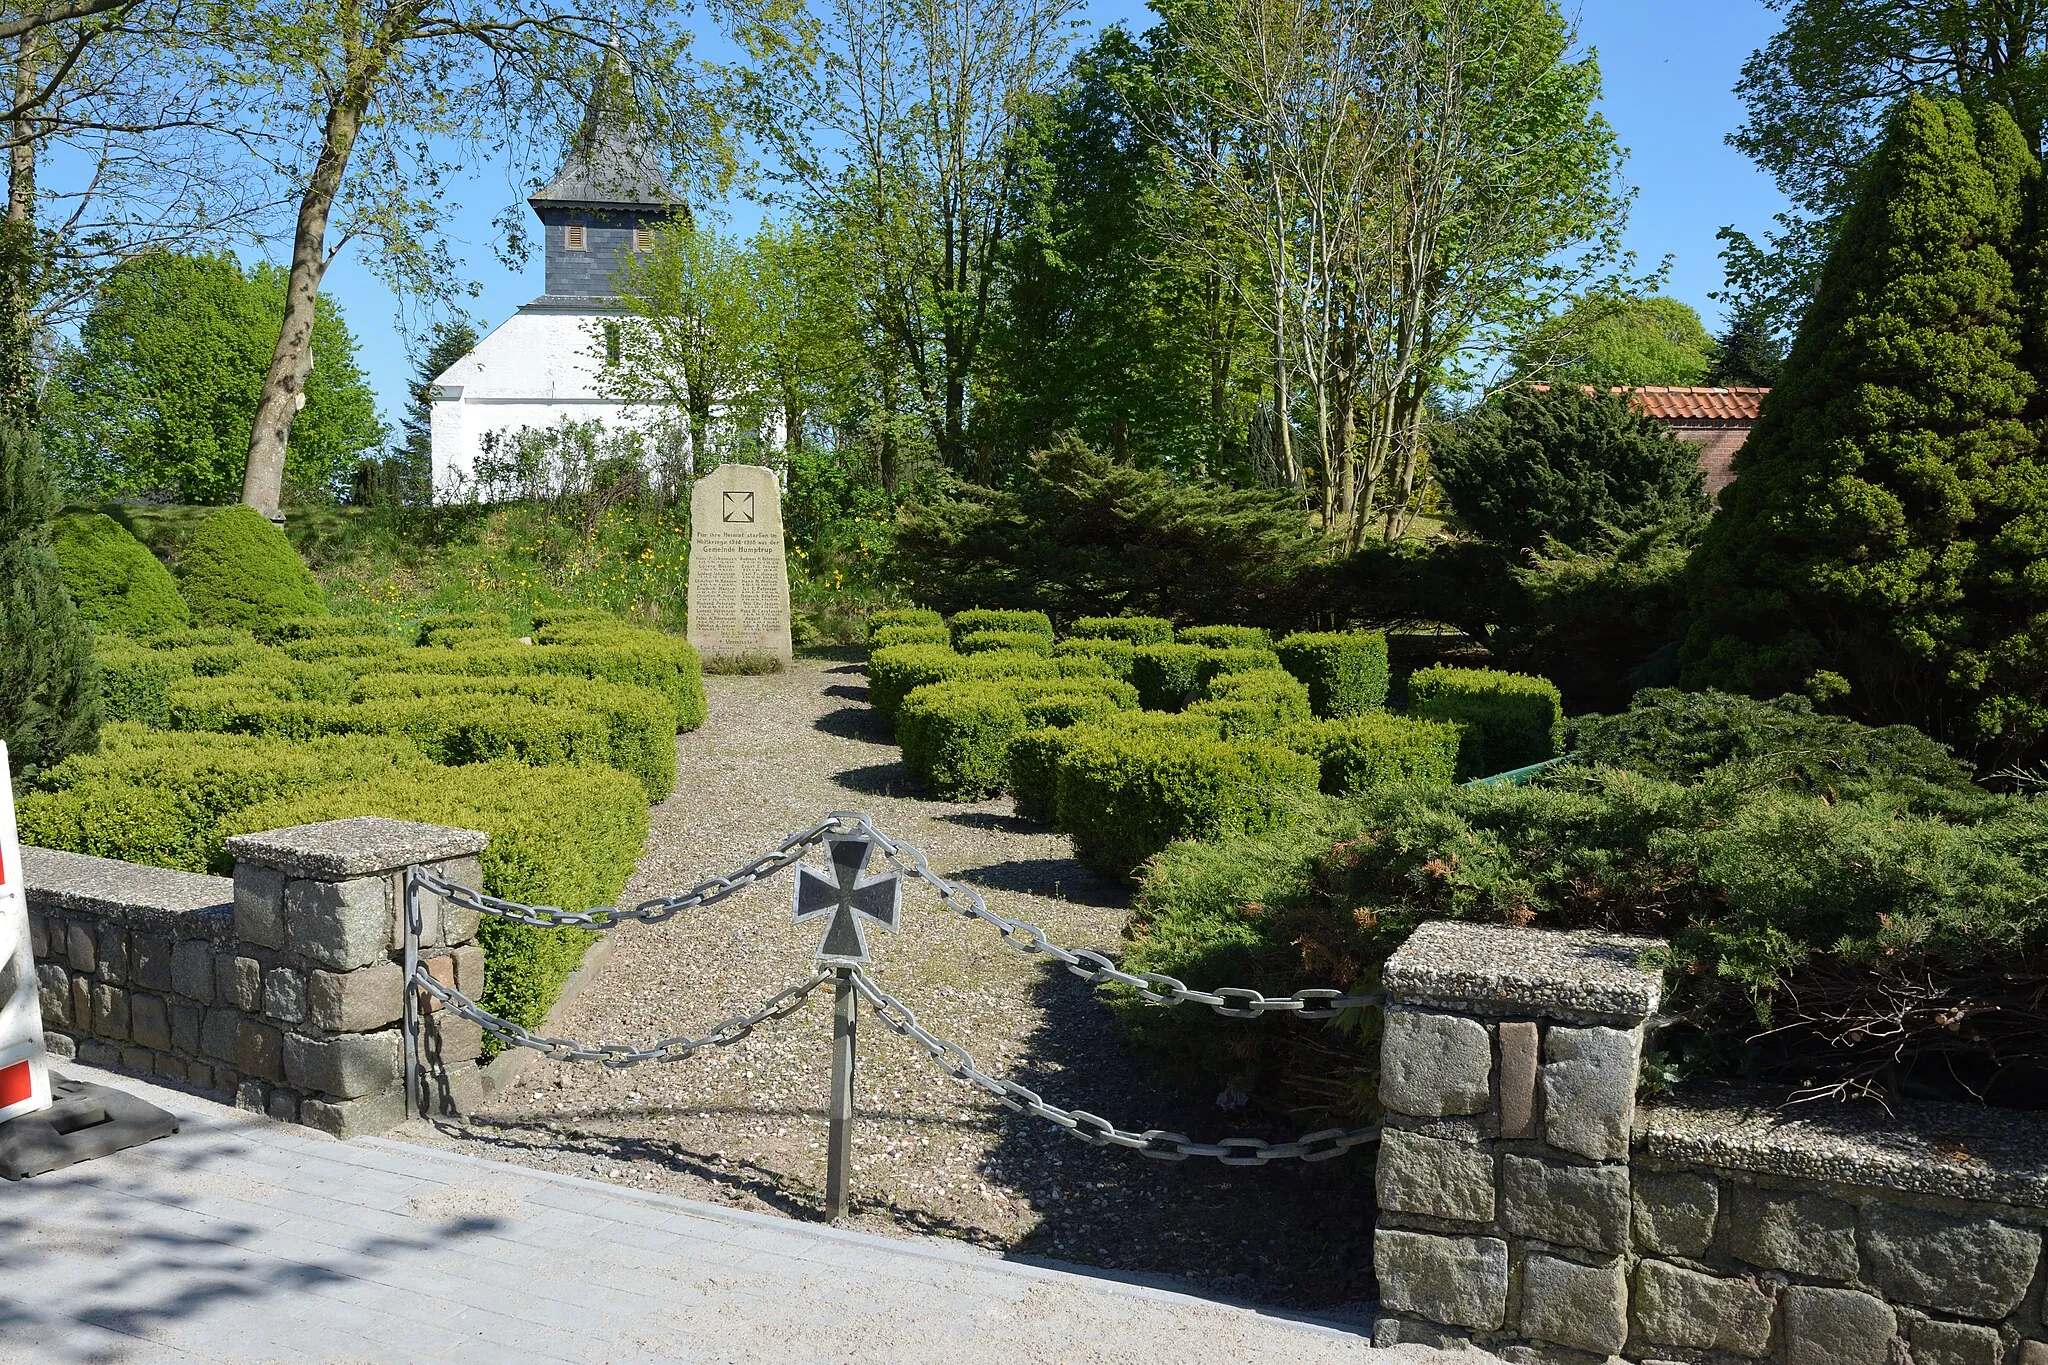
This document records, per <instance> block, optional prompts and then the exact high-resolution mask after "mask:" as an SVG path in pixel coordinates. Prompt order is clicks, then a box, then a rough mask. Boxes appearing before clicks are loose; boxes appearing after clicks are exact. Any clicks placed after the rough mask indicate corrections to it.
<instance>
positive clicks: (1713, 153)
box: [326, 0, 1784, 426]
mask: <svg viewBox="0 0 2048 1365" xmlns="http://www.w3.org/2000/svg"><path fill="white" fill-rule="evenodd" d="M1578 15H1579V26H1580V36H1581V40H1582V41H1583V42H1584V43H1585V45H1587V46H1589V47H1591V48H1593V49H1594V50H1596V51H1597V52H1598V54H1599V57H1600V68H1601V73H1602V76H1603V80H1604V84H1605V98H1604V100H1603V102H1602V110H1603V112H1604V113H1605V114H1606V116H1607V120H1608V122H1610V123H1611V124H1613V125H1614V128H1615V131H1616V133H1617V134H1618V135H1619V137H1620V140H1621V143H1622V145H1623V146H1625V147H1627V148H1629V149H1630V156H1629V160H1628V164H1627V167H1626V169H1625V172H1624V174H1625V175H1626V178H1627V179H1628V180H1629V182H1630V183H1632V184H1633V185H1635V186H1636V187H1637V189H1638V194H1637V197H1636V202H1635V206H1634V209H1633V211H1632V213H1631V214H1630V219H1629V228H1628V236H1627V244H1628V246H1629V247H1630V248H1631V249H1632V250H1634V251H1635V252H1636V253H1637V255H1638V257H1639V258H1640V260H1641V263H1642V264H1643V265H1644V266H1646V267H1647V266H1653V265H1655V264H1656V263H1657V262H1658V261H1659V260H1661V259H1662V258H1663V257H1665V256H1666V255H1669V256H1671V257H1672V258H1673V263H1672V271H1671V277H1670V282H1669V284H1668V285H1667V287H1666V292H1668V293H1670V294H1671V295H1673V296H1674V297H1676V298H1680V299H1683V300H1684V301H1685V302H1687V303H1690V304H1692V305H1693V306H1694V307H1696V308H1698V309H1699V310H1700V312H1701V314H1702V315H1703V316H1705V318H1706V319H1707V325H1708V326H1709V327H1710V328H1718V326H1719V322H1720V310H1719V308H1718V307H1717V305H1716V304H1715V303H1714V301H1713V300H1712V299H1710V298H1709V297H1708V295H1709V294H1710V293H1712V292H1713V291H1714V290H1716V289H1718V288H1720V285H1721V265H1720V259H1719V256H1718V254H1717V247H1716V243H1715V241H1714V233H1715V231H1716V230H1718V229H1719V228H1720V227H1721V226H1722V225H1723V224H1724V223H1733V224H1736V225H1737V226H1739V227H1743V228H1747V229H1749V230H1751V231H1752V232H1755V231H1760V230H1761V229H1763V228H1766V227H1768V226H1769V224H1770V219H1771V216H1772V215H1773V214H1775V213H1778V212H1779V211H1780V210H1781V209H1782V208H1783V207H1784V204H1783V201H1782V199H1781V198H1780V197H1779V196H1778V194H1777V192H1776V190H1775V189H1773V187H1772V186H1771V184H1770V181H1769V180H1768V179H1767V178H1766V177H1765V176H1764V175H1763V174H1762V173H1761V172H1759V171H1757V170H1756V169H1755V167H1754V166H1752V165H1751V164H1750V162H1749V159H1748V158H1747V157H1744V156H1743V155H1742V154H1741V153H1740V152H1737V151H1735V150H1734V149H1733V148H1731V147H1729V146H1728V145H1727V144H1726V143H1725V142H1724V141H1723V139H1724V138H1725V137H1726V135H1727V133H1728V132H1729V130H1731V129H1732V128H1734V127H1735V126H1736V124H1737V123H1739V122H1740V121H1741V117H1742V107H1741V105H1740V104H1739V103H1738V102H1737V101H1736V99H1735V97H1734V95H1733V94H1732V93H1731V91H1732V89H1733V87H1734V84H1735V79H1736V76H1737V75H1738V74H1739V72H1740V70H1741V66H1742V63H1743V61H1744V59H1746V58H1747V57H1748V56H1749V54H1750V53H1751V52H1752V51H1754V50H1755V49H1756V48H1758V47H1760V46H1762V45H1763V43H1764V42H1765V41H1766V40H1767V39H1768V38H1769V37H1770V35H1771V33H1772V32H1773V31H1774V30H1775V28H1776V26H1777V24H1776V16H1775V15H1773V14H1772V13H1771V12H1770V11H1769V10H1768V9H1766V8H1765V7H1764V5H1763V3H1762V0H1583V5H1582V7H1581V8H1580V9H1579V11H1578ZM1087 17H1088V20H1089V22H1090V23H1091V24H1095V25H1105V24H1110V23H1115V22H1119V21H1121V22H1123V23H1125V24H1127V25H1129V26H1131V27H1133V28H1140V29H1141V28H1143V27H1145V26H1146V24H1147V22H1148V15H1147V12H1146V10H1145V8H1144V6H1143V4H1142V3H1138V2H1137V0H1095V3H1093V4H1091V5H1090V6H1089V8H1088V10H1087ZM451 197H459V198H460V199H461V200H462V203H463V207H462V208H460V209H458V210H457V211H456V212H455V214H454V215H453V221H452V233H451V235H452V239H453V243H454V247H455V251H456V256H457V259H458V260H459V261H461V262H462V264H463V266H464V269H465V272H466V274H467V275H468V276H470V277H472V278H474V279H475V280H477V282H478V283H480V284H481V285H482V287H483V293H482V295H481V297H479V298H478V299H477V300H476V301H475V302H474V303H473V304H472V305H471V311H472V313H473V314H474V315H475V316H477V317H478V318H479V319H481V320H482V321H484V322H487V323H491V324H495V323H498V322H501V321H503V320H504V318H505V317H506V315H507V314H509V313H511V312H512V311H513V310H514V309H516V308H517V307H519V305H521V304H523V303H525V302H527V301H528V300H529V299H531V298H532V297H533V296H534V295H536V294H538V293H540V291H541V283H540V262H539V261H538V260H537V259H536V260H534V261H532V262H530V263H529V264H528V266H527V268H526V269H525V270H524V271H519V272H515V271H511V270H507V269H506V268H505V267H504V266H503V265H501V264H500V263H499V261H498V259H497V257H496V255H495V254H494V253H493V251H492V249H491V242H492V236H493V234H492V231H491V219H492V217H493V215H494V214H496V213H497V212H498V210H499V209H500V208H502V207H503V205H504V202H505V198H506V189H505V177H504V174H503V172H502V171H499V172H498V173H495V174H492V173H486V174H484V175H481V176H479V177H478V178H477V180H476V181H475V182H473V183H472V184H470V185H468V186H464V187H460V188H458V189H456V190H455V191H454V192H453V193H452V195H451ZM734 216H735V217H736V218H740V219H743V220H744V219H750V218H752V217H753V211H752V210H751V209H748V208H746V207H744V206H739V207H738V208H737V209H736V211H735V215H734ZM326 288H327V291H328V293H329V294H330V295H331V296H332V297H333V298H334V299H335V300H336V301H337V302H339V303H340V305H341V307H342V309H343V311H344V313H345V314H346V315H347V318H348V323H349V326H350V328H351V329H352V330H353V331H354V332H355V334H356V337H357V339H358V341H359V342H360V343H361V352H360V355H359V360H360V362H361V364H362V366H363V368H364V370H365V371H366V372H367V373H368V374H369V377H370V382H371V383H372V385H374V387H375V388H376V390H377V395H378V398H379V402H380V405H381V407H382V409H383V413H384V416H385V419H386V420H387V421H390V422H392V423H393V424H394V426H395V425H396V420H397V418H398V415H399V414H400V412H401V411H402V410H403V408H404V405H405V401H406V398H405V395H406V387H407V385H408V384H409V383H410V382H411V366H410V365H409V363H408V361H407V359H406V347H405V339H404V337H403V335H402V334H401V333H400V330H399V327H398V317H397V309H396V308H394V306H393V303H392V299H391V296H390V294H389V292H388V291H387V290H386V289H385V287H384V286H383V285H382V284H381V283H380V282H379V281H377V280H376V279H374V278H372V277H371V276H370V275H369V273H368V272H367V271H365V270H363V269H362V266H361V261H360V259H359V257H357V256H356V255H355V254H353V253H345V254H344V255H343V256H342V257H341V259H340V260H338V261H337V262H336V263H335V264H334V266H333V267H332V268H331V269H330V270H329V271H328V275H327V281H326Z"/></svg>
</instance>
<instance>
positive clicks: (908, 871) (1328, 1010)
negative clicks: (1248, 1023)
mask: <svg viewBox="0 0 2048 1365" xmlns="http://www.w3.org/2000/svg"><path fill="white" fill-rule="evenodd" d="M835 818H837V819H839V820H842V821H844V822H845V823H846V824H847V825H848V826H850V827H851V828H853V829H855V830H858V831H859V832H860V833H861V834H863V835H865V836H866V837H867V838H868V839H870V840H872V841H873V843H874V846H875V848H876V849H877V850H879V851H880V852H881V854H882V856H883V857H884V858H885V859H887V860H888V862H889V865H890V866H892V867H894V868H895V869H896V870H897V871H898V872H901V873H903V874H905V875H906V876H911V877H915V878H917V879H918V880H919V881H921V882H924V883H925V884H926V885H928V886H930V887H931V888H932V889H933V890H934V891H936V892H938V895H939V899H940V900H942V901H944V902H945V903H946V905H947V906H948V907H949V908H951V909H952V910H954V911H955V912H956V913H958V914H960V915H963V916H965V917H966V918H968V919H973V920H980V921H981V922H982V923H984V924H989V925H993V926H994V927H995V929H996V932H997V933H999V934H1001V935H1002V938H1003V942H1004V943H1005V944H1007V945H1008V946H1009V947H1010V948H1011V949H1012V950H1013V951H1015V952H1018V953H1021V954H1023V955H1024V956H1026V957H1030V956H1032V955H1034V954H1037V953H1044V954H1046V955H1047V956H1049V957H1051V958H1053V959H1055V960H1056V961H1058V962H1059V963H1061V964H1062V965H1063V966H1065V967H1066V969H1067V970H1068V971H1070V972H1072V973H1073V974H1074V975H1075V976H1078V977H1080V978H1081V979H1082V980H1083V981H1086V982H1087V983H1088V984H1089V985H1091V986H1100V985H1103V984H1105V983H1108V982H1115V983H1116V984H1118V985H1120V986H1129V987H1130V988H1131V989H1132V990H1133V991H1135V992H1137V994H1138V995H1139V997H1140V998H1142V999H1144V1000H1148V1001H1150V1002H1151V1003H1152V1004H1155V1005H1178V1004H1180V1003H1182V1002H1183V1001H1185V1002H1187V1003H1190V1004H1196V1005H1207V1006H1208V1007H1209V1008H1210V1009H1212V1010H1214V1011H1215V1012H1216V1013H1218V1014H1221V1015H1224V1016H1226V1017H1228V1018H1231V1019H1256V1018H1258V1017H1259V1016H1260V1015H1262V1014H1291V1015H1293V1016H1294V1017H1295V1018H1297V1019H1329V1018H1333V1017H1335V1016H1336V1015H1339V1014H1342V1013H1343V1012H1344V1011H1346V1010H1350V1009H1358V1008H1360V1007H1362V1006H1365V1005H1377V1004H1379V1003H1381V1002H1382V1001H1383V1000H1385V999H1386V997H1385V996H1384V995H1346V994H1344V993H1343V992H1342V991H1340V990H1337V989H1335V988H1333V987H1329V986H1318V987H1312V988H1310V989H1308V990H1301V991H1296V992H1295V993H1294V994H1292V995H1264V994H1262V993H1260V992H1258V991H1255V990H1252V989H1250V988H1249V987H1246V986H1219V987H1217V988H1216V989H1215V990H1212V991H1203V990H1196V989H1194V988H1192V987H1190V986H1188V985H1187V984H1186V983H1184V982H1182V981H1179V980H1177V979H1176V978H1174V977H1171V976H1167V975H1165V974H1163V973H1160V972H1127V971H1124V970H1123V969H1122V968H1120V967H1118V966H1117V965H1116V963H1114V962H1112V961H1111V960H1110V959H1109V958H1107V957H1105V956H1103V955H1102V954H1101V953H1098V952H1095V951H1093V950H1091V949H1088V948H1079V949H1068V948H1062V947H1060V946H1059V945H1058V944H1056V943H1054V942H1053V941H1052V940H1051V939H1050V938H1048V937H1046V933H1045V930H1043V929H1041V928H1039V927H1038V926H1037V925H1035V924H1033V923H1032V922H1031V921H1030V920H1022V919H1011V918H1009V917H1008V916H1006V915H1000V914H997V913H996V912H995V911H993V910H991V909H989V908H988V902H986V901H984V900H983V899H982V898H981V895H980V893H979V892H977V891H975V889H974V888H973V887H971V886H963V885H961V884H960V883H958V882H952V881H948V880H946V879H945V878H944V877H941V876H940V875H939V874H938V873H936V872H934V871H932V868H931V864H930V863H928V862H926V861H925V856H924V853H923V851H922V850H920V849H918V848H917V847H915V846H914V845H911V844H899V843H897V842H896V841H895V840H893V839H891V838H890V837H889V836H888V835H886V834H884V833H882V832H881V831H880V830H878V829H876V828H875V827H874V825H873V823H872V822H870V821H869V820H868V818H867V817H866V816H865V815H858V814H853V813H846V812H835Z"/></svg>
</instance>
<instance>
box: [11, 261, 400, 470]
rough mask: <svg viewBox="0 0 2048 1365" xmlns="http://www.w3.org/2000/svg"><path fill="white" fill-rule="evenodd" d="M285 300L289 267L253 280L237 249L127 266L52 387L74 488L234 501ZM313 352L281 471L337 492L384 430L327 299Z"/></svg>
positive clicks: (265, 268)
mask: <svg viewBox="0 0 2048 1365" xmlns="http://www.w3.org/2000/svg"><path fill="white" fill-rule="evenodd" d="M284 293H285V272H284V270H283V269H282V268H280V267H278V266H275V265H271V264H268V263H260V264H258V265H257V266H255V267H254V268H253V269H252V270H250V271H249V272H247V273H244V271H243V269H242V267H241V266H239V265H238V264H237V263H236V262H235V260H234V258H233V257H232V256H227V255H219V256H178V255H173V254H171V253H169V252H161V251H159V252H151V253H149V254H147V255H143V256H138V257H136V258H134V259H133V260H129V261H126V262H123V263H122V264H121V265H119V266H117V267H116V268H115V269H114V271H113V273H112V274H111V275H109V276H108V277H107V279H106V281H105V282H104V283H103V284H102V285H101V286H100V288H99V291H98V293H97V294H95V295H94V298H93V303H92V310H91V312H90V313H88V314H87V316H86V319H85V323H84V325H83V326H82V327H81V328H80V329H79V336H78V344H77V346H76V347H75V348H69V349H67V350H66V351H64V352H63V353H62V354H61V355H60V356H59V358H58V362H57V366H56V373H55V375H54V376H53V378H52V381H51V382H52V387H53V388H54V389H55V390H57V393H56V395H55V401H54V402H53V404H52V408H51V423H52V428H53V432H52V437H51V441H52V446H53V451H54V453H55V455H56V458H57V459H58V461H59V463H60V464H61V466H62V467H63V469H64V471H65V479H66V481H67V483H69V484H70V485H71V487H72V488H74V489H75V490H78V491H80V492H91V493H96V494H100V495H117V494H151V495H156V496H159V497H168V498H170V499H173V500H176V501H179V502H205V503H219V502H227V501H230V500H231V499H233V498H234V497H235V496H236V495H237V494H238V493H239V492H240V491H241V487H242V472H243V464H244V462H245V461H246V459H247V457H248V454H249V429H250V426H251V425H252V424H253V422H254V421H255V416H256V402H257V398H258V396H259V395H260V394H261V392H262V389H263V378H264V375H265V373H266V372H267V371H268V369H269V367H270V358H271V350H272V348H273V347H274V346H275V345H276V344H277V337H278V329H279V328H280V327H281V326H282V324H283V319H284ZM312 344H313V350H314V352H315V353H316V354H317V355H318V356H319V358H320V359H319V363H318V364H317V365H315V366H314V367H313V372H312V374H311V375H310V376H309V377H308V379H307V381H306V406H305V410H304V411H302V412H300V413H299V415H298V418H297V420H296V421H295V422H293V424H292V438H291V447H290V451H289V453H288V456H287V460H286V466H285V475H286V478H287V480H288V481H289V482H290V483H291V484H292V485H293V486H294V487H297V488H301V489H307V490H323V491H326V492H329V493H338V492H342V491H345V490H346V488H347V486H348V479H349V476H350V475H351V474H352V473H353V472H354V469H355V465H356V461H357V460H358V459H359V458H361V457H362V456H363V455H365V454H367V453H369V452H371V451H373V450H375V449H376V448H377V447H378V446H380V445H381V444H383V441H384V435H385V431H384V426H383V424H382V423H381V422H379V421H378V420H377V402H376V395H375V394H374V393H373V392H372V391H371V388H370V383H369V380H368V378H367V377H366V376H365V375H364V374H363V371H362V369H361V367H360V366H358V364H357V363H356V343H355V338H354V337H353V336H351V335H350V334H349V330H348V326H347V324H346V323H344V322H343V321H342V318H341V313H340V310H339V307H338V306H337V305H335V304H334V303H333V302H331V301H330V300H328V299H326V298H324V297H323V298H321V299H320V300H319V302H318V304H317V311H316V313H315V317H314V322H313V339H312Z"/></svg>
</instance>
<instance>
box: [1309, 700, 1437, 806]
mask: <svg viewBox="0 0 2048 1365" xmlns="http://www.w3.org/2000/svg"><path fill="white" fill-rule="evenodd" d="M1275 738H1276V739H1277V740H1278V741H1279V742H1280V743H1282V744H1285V745H1286V746H1287V747H1288V748H1290V749H1294V750H1296V751H1298V752H1300V753H1304V754H1307V755H1308V756H1309V757H1311V758H1313V759H1315V760H1316V765H1317V767H1318V768H1320V769H1321V771H1322V787H1323V790H1324V791H1326V792H1328V793H1329V794H1330V795H1332V796H1347V795H1349V794H1351V793H1352V792H1360V791H1365V790H1366V789H1368V788H1371V787H1387V786H1392V785H1393V784H1395V783H1397V782H1420V783H1423V784H1425V785H1427V786H1437V787H1441V786H1448V785H1449V784H1450V783H1451V782H1452V781H1453V780H1455V778H1456V777H1457V774H1458V744H1459V727H1458V726H1456V725H1454V724H1451V723H1449V722H1447V721H1440V720H1422V719H1419V718H1417V717H1414V716H1397V715H1394V714H1392V713H1391V712H1386V711H1379V712H1369V713H1367V714H1366V715H1362V716H1343V717H1340V718H1338V719H1336V720H1317V721H1310V722H1308V723H1306V724H1303V725H1294V726H1290V727H1288V728H1287V729H1285V730H1282V731H1281V732H1280V733H1279V734H1278V735H1276V736H1275Z"/></svg>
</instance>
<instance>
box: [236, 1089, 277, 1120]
mask: <svg viewBox="0 0 2048 1365" xmlns="http://www.w3.org/2000/svg"><path fill="white" fill-rule="evenodd" d="M235 1108H237V1109H246V1110H248V1111H249V1112H250V1113H252V1114H261V1113H264V1112H266V1111H267V1110H268V1109H269V1108H270V1087H269V1086H267V1085H265V1084H264V1083H263V1082H262V1081H243V1082H242V1083H241V1084H240V1085H238V1086H236V1087H235Z"/></svg>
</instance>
